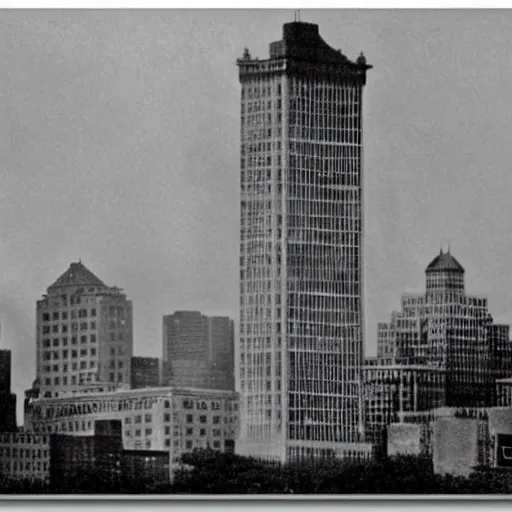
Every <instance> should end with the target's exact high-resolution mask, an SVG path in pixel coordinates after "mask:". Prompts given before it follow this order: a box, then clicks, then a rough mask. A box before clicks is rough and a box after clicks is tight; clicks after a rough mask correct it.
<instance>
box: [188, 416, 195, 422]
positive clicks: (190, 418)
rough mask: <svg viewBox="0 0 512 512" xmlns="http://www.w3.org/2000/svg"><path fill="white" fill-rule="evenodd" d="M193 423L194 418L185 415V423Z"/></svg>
mask: <svg viewBox="0 0 512 512" xmlns="http://www.w3.org/2000/svg"><path fill="white" fill-rule="evenodd" d="M193 422H194V416H193V415H192V414H187V423H193Z"/></svg>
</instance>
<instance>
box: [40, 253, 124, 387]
mask: <svg viewBox="0 0 512 512" xmlns="http://www.w3.org/2000/svg"><path fill="white" fill-rule="evenodd" d="M36 338H37V378H36V386H38V388H39V392H40V396H41V397H57V396H61V395H62V394H65V393H68V392H76V391H81V390H85V389H87V387H91V386H92V387H94V386H96V385H101V384H105V385H107V386H108V387H111V388H112V387H114V388H116V387H123V388H124V387H127V388H129V387H130V363H131V357H132V353H133V331H132V303H131V301H129V300H127V299H126V295H125V294H124V293H123V292H122V290H120V289H119V288H117V287H109V286H106V285H105V284H104V283H103V282H102V281H100V279H98V278H97V277H96V276H95V275H94V274H93V273H92V272H91V271H90V270H88V269H87V268H86V267H85V266H84V265H83V264H82V263H81V262H78V263H71V265H70V267H69V269H68V270H66V272H64V274H62V275H61V276H60V277H59V278H58V279H57V281H55V282H54V283H53V284H52V285H51V286H50V287H49V288H48V290H47V294H46V295H44V296H43V298H42V299H41V300H39V301H37V326H36Z"/></svg>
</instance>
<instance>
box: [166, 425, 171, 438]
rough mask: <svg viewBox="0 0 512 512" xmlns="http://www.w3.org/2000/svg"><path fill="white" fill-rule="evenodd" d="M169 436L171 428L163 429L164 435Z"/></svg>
mask: <svg viewBox="0 0 512 512" xmlns="http://www.w3.org/2000/svg"><path fill="white" fill-rule="evenodd" d="M170 434H171V427H165V435H166V436H168V435H170Z"/></svg>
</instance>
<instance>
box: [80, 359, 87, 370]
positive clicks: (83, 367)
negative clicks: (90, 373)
mask: <svg viewBox="0 0 512 512" xmlns="http://www.w3.org/2000/svg"><path fill="white" fill-rule="evenodd" d="M86 368H87V361H81V362H80V370H85V369H86Z"/></svg>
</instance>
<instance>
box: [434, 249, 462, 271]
mask: <svg viewBox="0 0 512 512" xmlns="http://www.w3.org/2000/svg"><path fill="white" fill-rule="evenodd" d="M442 271H450V272H460V273H461V274H463V273H464V272H465V270H464V267H463V266H462V265H461V264H460V263H459V262H458V261H457V260H456V259H455V258H454V257H453V256H452V255H451V254H450V251H448V252H443V250H442V249H441V252H440V253H439V255H438V256H436V257H435V258H434V259H433V260H432V261H431V262H430V264H429V265H428V267H427V268H426V270H425V272H442Z"/></svg>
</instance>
